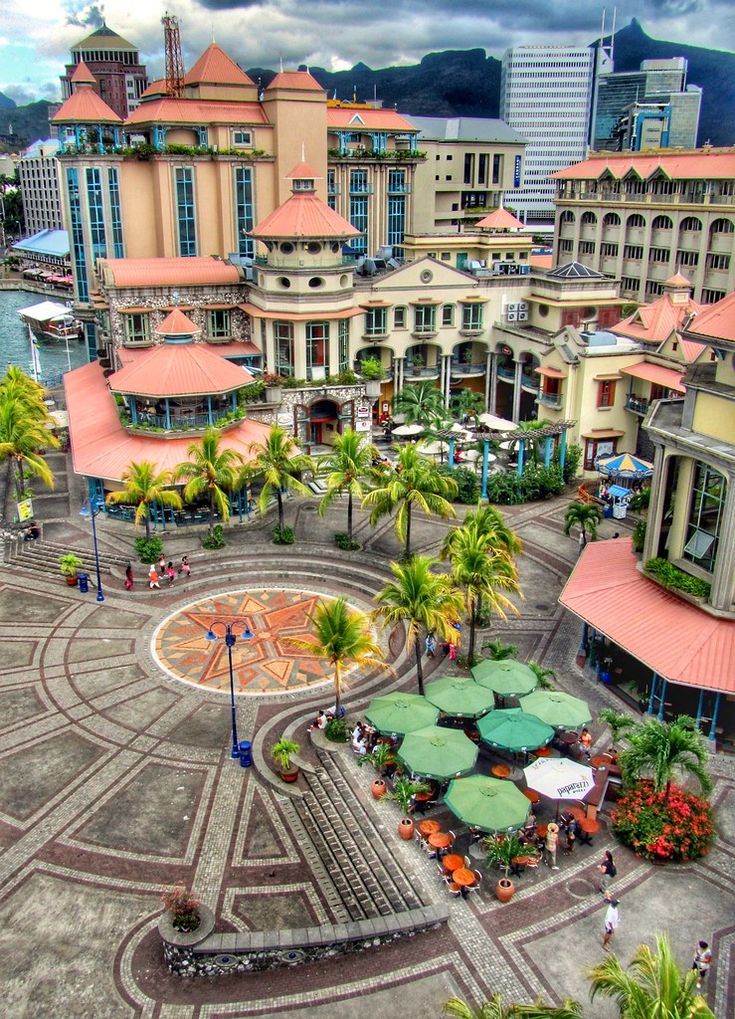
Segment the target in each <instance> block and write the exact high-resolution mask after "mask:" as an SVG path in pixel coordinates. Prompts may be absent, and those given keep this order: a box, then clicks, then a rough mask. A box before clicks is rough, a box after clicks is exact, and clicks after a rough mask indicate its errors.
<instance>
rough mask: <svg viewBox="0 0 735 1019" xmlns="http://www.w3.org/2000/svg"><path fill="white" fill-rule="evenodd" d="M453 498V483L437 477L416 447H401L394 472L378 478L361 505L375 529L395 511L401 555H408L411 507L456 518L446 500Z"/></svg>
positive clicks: (454, 491)
mask: <svg viewBox="0 0 735 1019" xmlns="http://www.w3.org/2000/svg"><path fill="white" fill-rule="evenodd" d="M456 494H457V482H456V481H454V480H453V479H452V478H447V477H444V476H442V475H441V474H439V473H438V472H437V470H436V468H435V467H434V464H433V463H432V462H431V460H429V458H428V457H427V456H424V454H423V453H421V452H420V450H418V449H417V448H416V446H413V445H410V446H404V447H403V449H401V450H400V452H399V453H398V459H397V461H396V466H395V470H393V469H389V470H387V471H383V472H381V473H380V475H378V487H376V488H374V489H373V491H372V492H368V494H367V495H366V496H365V498H364V499H363V501H362V505H363V507H365V508H366V509H369V510H370V523H371V524H372V525H375V524H376V523H377V522H378V520H380V518H381V517H383V516H387V515H388V514H389V513H392V512H393V510H395V509H396V508H397V510H398V512H397V513H396V522H395V527H396V534H397V535H398V539H399V541H405V548H404V555H405V556H406V557H408V556H410V555H411V511H412V509H413V508H414V506H415V507H416V508H417V509H419V510H422V511H423V512H424V513H429V514H433V515H434V516H438V517H442V518H444V519H445V520H446V519H448V518H449V517H454V516H456V513H455V510H454V507H453V506H452V504H451V503H450V502H449V501H448V498H447V497H450V498H451V497H452V496H454V495H456Z"/></svg>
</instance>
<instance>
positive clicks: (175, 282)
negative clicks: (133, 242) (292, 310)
mask: <svg viewBox="0 0 735 1019" xmlns="http://www.w3.org/2000/svg"><path fill="white" fill-rule="evenodd" d="M103 275H104V276H105V277H106V278H109V280H110V283H108V286H109V285H111V286H114V287H165V286H207V285H208V284H216V283H239V281H240V275H239V273H238V271H237V267H236V266H234V265H230V263H229V262H222V261H220V259H218V258H209V257H207V256H204V255H202V256H198V257H196V258H108V259H106V260H105V262H104V268H103Z"/></svg>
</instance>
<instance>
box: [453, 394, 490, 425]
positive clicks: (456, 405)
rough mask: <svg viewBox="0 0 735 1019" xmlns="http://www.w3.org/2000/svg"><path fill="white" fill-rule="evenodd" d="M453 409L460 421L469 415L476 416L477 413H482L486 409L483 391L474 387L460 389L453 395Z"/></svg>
mask: <svg viewBox="0 0 735 1019" xmlns="http://www.w3.org/2000/svg"><path fill="white" fill-rule="evenodd" d="M451 409H452V414H454V416H455V418H456V419H457V420H458V421H463V420H464V419H465V417H467V416H470V417H474V416H476V415H477V414H482V412H483V410H484V409H485V400H484V399H483V396H482V393H477V392H475V391H474V390H473V389H460V390H459V392H458V393H454V394H453V396H452V399H451Z"/></svg>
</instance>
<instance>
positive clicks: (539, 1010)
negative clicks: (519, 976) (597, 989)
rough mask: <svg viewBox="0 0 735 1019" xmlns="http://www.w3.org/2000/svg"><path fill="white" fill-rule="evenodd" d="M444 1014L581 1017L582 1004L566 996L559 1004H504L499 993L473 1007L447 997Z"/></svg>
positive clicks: (495, 1018)
mask: <svg viewBox="0 0 735 1019" xmlns="http://www.w3.org/2000/svg"><path fill="white" fill-rule="evenodd" d="M442 1012H443V1014H444V1015H450V1016H454V1017H455V1019H520V1017H521V1016H523V1017H525V1019H582V1017H583V1015H584V1013H583V1012H582V1006H581V1005H579V1004H578V1003H577V1002H576V1001H573V1000H572V999H571V998H567V999H566V1000H565V1001H564V1003H563V1004H562V1005H561V1006H555V1005H544V1004H543V1002H542V1001H540V1000H539V1001H537V1002H536V1003H535V1004H534V1005H504V1004H503V998H502V995H500V994H493V996H492V998H490V999H489V1000H488V1001H485V1002H483V1004H482V1005H480V1007H479V1008H473V1007H472V1005H468V1004H467V1002H466V1001H462V999H461V998H449V1000H448V1001H445V1002H444V1005H443V1006H442Z"/></svg>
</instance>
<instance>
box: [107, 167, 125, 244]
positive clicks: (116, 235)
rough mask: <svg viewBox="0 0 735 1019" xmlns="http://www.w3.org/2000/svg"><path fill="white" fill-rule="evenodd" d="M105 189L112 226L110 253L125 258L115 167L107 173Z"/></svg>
mask: <svg viewBox="0 0 735 1019" xmlns="http://www.w3.org/2000/svg"><path fill="white" fill-rule="evenodd" d="M107 187H108V190H109V193H110V221H111V224H112V251H113V254H114V256H115V258H125V247H124V245H123V231H122V213H121V211H120V180H119V177H118V173H117V170H116V168H115V167H113V166H111V167H110V168H109V169H108V171H107Z"/></svg>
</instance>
